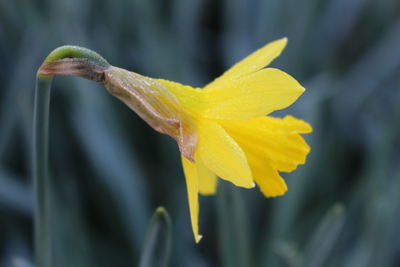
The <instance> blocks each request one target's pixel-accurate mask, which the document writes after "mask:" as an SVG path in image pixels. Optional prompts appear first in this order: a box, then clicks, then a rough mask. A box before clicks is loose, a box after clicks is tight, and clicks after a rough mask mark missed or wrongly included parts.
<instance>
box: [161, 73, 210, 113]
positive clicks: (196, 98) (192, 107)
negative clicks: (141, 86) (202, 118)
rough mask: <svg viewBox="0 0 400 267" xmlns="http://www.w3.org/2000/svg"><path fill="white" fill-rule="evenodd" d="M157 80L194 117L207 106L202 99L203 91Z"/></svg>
mask: <svg viewBox="0 0 400 267" xmlns="http://www.w3.org/2000/svg"><path fill="white" fill-rule="evenodd" d="M155 80H156V81H158V82H159V83H161V84H163V85H164V86H165V87H167V88H168V90H169V91H170V92H171V93H172V94H173V95H174V96H175V97H176V98H177V99H178V100H179V102H180V103H181V104H182V105H183V106H184V107H185V109H186V111H188V112H189V113H191V114H192V115H196V114H197V112H198V110H201V109H202V106H203V105H205V103H204V101H203V98H202V95H203V92H202V90H201V89H198V88H193V87H191V86H187V85H183V84H180V83H177V82H172V81H168V80H163V79H155Z"/></svg>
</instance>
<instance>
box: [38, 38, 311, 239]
mask: <svg viewBox="0 0 400 267" xmlns="http://www.w3.org/2000/svg"><path fill="white" fill-rule="evenodd" d="M286 43H287V39H286V38H284V39H280V40H277V41H274V42H271V43H269V44H267V45H266V46H264V47H262V48H261V49H259V50H257V51H256V52H254V53H252V54H251V55H249V56H248V57H246V58H245V59H243V60H242V61H240V62H239V63H237V64H236V65H234V66H233V67H232V68H231V69H229V70H228V71H226V72H225V73H224V74H223V75H221V76H220V77H219V78H217V79H215V80H214V81H212V82H211V83H209V84H208V85H206V86H205V87H204V88H193V87H190V86H186V85H182V84H179V83H176V82H172V81H167V80H162V79H152V78H148V77H144V76H141V75H139V74H136V73H134V72H129V71H127V70H124V69H120V68H117V67H113V66H111V65H109V64H108V63H107V62H105V63H104V62H102V61H101V62H100V64H98V63H96V64H94V63H93V61H90V59H89V60H87V59H68V58H67V59H63V60H58V61H53V62H51V61H50V60H49V61H48V62H45V64H44V65H43V66H42V67H41V74H43V75H47V74H61V75H78V76H82V77H85V78H88V79H92V80H95V81H98V82H101V83H102V84H104V85H105V86H106V88H107V89H108V91H109V92H110V93H111V94H112V95H114V96H115V97H117V98H119V99H120V100H121V101H123V102H124V103H125V104H127V105H128V106H129V107H130V108H131V109H132V110H134V111H135V112H136V113H137V114H138V115H139V116H140V117H141V118H142V119H144V120H145V121H146V122H147V123H148V124H149V125H150V126H151V127H153V128H154V129H155V130H157V131H159V132H161V133H163V134H167V135H169V136H171V137H173V138H174V139H175V140H176V141H177V143H178V146H179V149H180V152H181V154H182V156H181V160H182V165H183V170H184V173H185V177H186V186H187V191H188V200H189V208H190V217H191V222H192V230H193V234H194V238H195V241H196V242H199V241H200V239H201V235H200V234H199V230H198V216H199V198H198V195H199V193H200V194H203V195H212V194H214V193H215V192H216V188H217V180H218V179H217V177H219V178H221V179H224V180H227V181H229V182H231V183H233V184H234V185H236V186H239V187H243V188H253V187H255V185H256V184H257V185H258V186H259V188H260V190H261V192H262V193H263V194H264V195H265V196H266V197H274V196H279V195H282V194H284V193H285V192H286V191H287V186H286V183H285V181H284V180H283V179H282V177H281V176H280V174H279V172H291V171H293V170H295V169H296V168H297V166H298V165H299V164H303V163H305V160H306V156H307V154H308V152H309V151H310V147H309V146H308V145H307V143H306V142H305V141H304V139H303V138H302V137H301V136H300V134H305V133H310V132H311V131H312V128H311V126H310V125H309V124H308V123H306V122H304V121H302V120H299V119H296V118H294V117H292V116H286V117H284V118H283V119H281V118H274V117H270V116H266V115H268V114H270V113H271V112H273V111H275V110H280V109H283V108H286V107H288V106H290V105H291V104H292V103H293V102H294V101H296V99H297V98H298V97H299V96H300V95H301V94H302V93H303V92H304V88H303V87H302V86H301V85H300V84H299V83H298V82H297V81H296V80H295V79H294V78H293V77H292V76H290V75H289V74H287V73H285V72H283V71H281V70H278V69H275V68H264V67H265V66H267V65H268V64H270V63H271V62H272V61H273V60H274V59H275V58H276V57H278V56H279V55H280V53H281V52H282V50H283V49H284V47H285V46H286Z"/></svg>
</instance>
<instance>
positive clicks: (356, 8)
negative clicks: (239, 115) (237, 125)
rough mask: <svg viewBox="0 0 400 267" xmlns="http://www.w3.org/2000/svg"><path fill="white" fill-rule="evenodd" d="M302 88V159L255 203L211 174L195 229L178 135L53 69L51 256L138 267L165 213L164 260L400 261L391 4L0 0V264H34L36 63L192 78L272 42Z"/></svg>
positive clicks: (397, 31) (398, 74)
mask: <svg viewBox="0 0 400 267" xmlns="http://www.w3.org/2000/svg"><path fill="white" fill-rule="evenodd" d="M284 36H287V37H288V38H289V44H288V46H287V48H286V50H285V51H284V53H283V55H282V56H281V57H280V58H279V59H277V60H276V61H275V62H274V63H273V64H272V65H273V66H274V67H278V68H282V69H283V70H285V71H286V72H288V73H290V74H291V75H293V76H294V77H296V78H297V79H298V80H299V81H300V82H301V83H302V84H303V85H304V86H305V87H306V88H307V91H306V92H305V94H304V95H303V96H302V97H300V99H299V100H298V101H297V102H296V104H295V105H294V106H292V107H291V108H290V109H286V110H283V111H280V112H277V113H274V114H273V115H276V116H283V115H284V114H293V115H295V116H297V117H300V118H303V119H304V120H306V121H308V122H310V123H311V124H312V125H313V127H314V132H313V133H312V134H310V135H308V136H307V137H306V139H307V140H308V142H309V143H310V145H311V147H312V151H311V153H310V155H309V157H308V162H307V164H306V165H305V166H300V167H299V168H298V170H297V171H295V172H294V173H291V174H283V176H284V177H285V179H286V181H287V183H288V185H289V191H288V193H287V194H286V195H285V196H284V197H279V198H276V199H266V198H264V197H263V196H262V195H261V193H260V192H259V191H258V189H253V190H244V189H238V188H234V186H233V185H231V184H228V183H225V182H220V184H219V188H218V194H217V196H214V197H201V199H200V200H201V215H200V230H201V232H202V233H203V235H204V238H203V240H202V241H201V242H200V244H199V245H196V244H195V243H194V241H193V236H192V232H191V228H190V219H189V213H188V212H189V210H188V205H187V198H186V188H185V182H184V177H183V172H182V170H181V165H180V160H179V152H178V149H177V146H176V143H175V142H174V141H173V140H172V139H171V138H169V137H167V136H162V135H160V134H158V133H156V132H155V131H153V130H152V129H151V128H150V127H149V126H147V125H146V124H145V123H144V122H143V121H141V120H140V119H139V118H138V117H137V116H136V115H135V114H134V113H133V112H131V111H130V110H129V109H128V108H127V107H126V106H125V105H123V104H122V103H121V102H119V101H118V100H116V99H114V98H113V97H111V96H110V95H108V93H107V92H106V91H105V89H104V88H102V87H101V86H100V85H97V84H95V83H93V82H89V81H86V80H83V79H80V78H73V77H56V78H55V80H54V82H53V93H52V94H53V95H52V103H51V114H50V175H51V180H52V184H51V185H50V186H51V202H50V203H49V207H50V209H51V221H52V229H51V236H52V240H53V246H54V251H55V254H54V258H55V260H56V262H57V264H56V266H57V267H58V266H62V267H64V266H65V267H69V266H82V267H83V266H85V267H86V266H88V267H91V266H96V267H103V266H104V267H106V266H118V267H119V266H121V267H125V266H137V264H138V261H139V258H140V253H141V248H142V246H143V244H144V238H145V234H146V230H147V228H148V223H149V221H150V217H151V214H152V213H153V211H154V210H155V209H156V207H157V206H159V205H163V206H165V207H166V209H167V210H168V211H169V213H170V214H171V218H172V222H173V243H172V245H173V247H172V255H171V263H170V266H177V267H180V266H182V267H188V266H190V267H192V266H193V267H203V266H204V267H206V266H223V267H247V266H257V267H259V266H266V267H283V266H291V267H300V266H307V267H309V266H313V267H318V266H328V267H330V266H332V267H333V266H344V267H367V266H368V267H377V266H379V267H386V266H400V229H399V225H400V2H399V1H398V0H380V1H374V0H325V1H323V0H319V1H318V0H303V1H298V0H251V1H249V0H247V1H246V0H220V1H214V0H169V1H161V0H159V1H157V0H115V1H106V0H91V1H90V0H35V1H32V0H14V1H10V0H0V266H7V267H8V266H19V267H23V266H31V264H32V258H33V255H32V249H33V248H32V216H33V204H32V203H33V198H32V196H33V192H32V179H31V177H30V170H31V146H32V138H31V136H32V116H33V115H32V110H33V93H34V83H35V74H36V70H37V69H38V67H39V65H40V64H41V62H42V61H43V59H44V58H45V56H46V55H47V54H48V53H49V52H50V51H51V50H53V49H54V48H56V47H57V46H60V45H64V44H74V45H80V46H84V47H88V48H90V49H93V50H95V51H97V52H99V53H100V54H101V55H102V56H104V57H105V58H106V59H107V60H108V61H109V62H110V63H111V64H113V65H116V66H119V67H123V68H126V69H129V70H132V71H135V72H138V73H140V74H143V75H147V76H151V77H162V78H166V79H170V80H175V81H179V82H182V83H186V84H190V85H193V86H202V85H204V84H206V83H207V82H209V81H210V80H212V79H213V78H215V77H216V76H218V75H220V74H221V73H222V72H223V71H224V70H225V69H227V68H228V67H229V66H231V65H232V64H233V63H234V62H236V61H238V60H239V59H241V58H243V57H244V56H246V55H247V54H249V53H250V52H252V51H254V50H255V49H257V48H259V47H261V46H262V45H264V44H266V43H267V42H270V41H272V40H275V39H278V38H281V37H284Z"/></svg>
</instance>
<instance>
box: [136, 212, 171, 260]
mask: <svg viewBox="0 0 400 267" xmlns="http://www.w3.org/2000/svg"><path fill="white" fill-rule="evenodd" d="M171 227H172V226H171V219H170V217H169V214H168V212H167V211H166V210H165V209H164V208H162V207H159V208H157V210H156V211H155V213H154V214H153V217H152V218H151V221H150V226H149V230H148V232H147V236H146V242H145V245H144V248H143V252H142V256H141V259H140V264H139V267H166V266H168V262H169V257H170V252H171V239H172V236H171Z"/></svg>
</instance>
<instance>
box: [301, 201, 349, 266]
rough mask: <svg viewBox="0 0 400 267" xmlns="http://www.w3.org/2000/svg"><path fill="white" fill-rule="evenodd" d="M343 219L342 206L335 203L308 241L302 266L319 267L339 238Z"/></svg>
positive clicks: (322, 264)
mask: <svg viewBox="0 0 400 267" xmlns="http://www.w3.org/2000/svg"><path fill="white" fill-rule="evenodd" d="M344 220H345V213H344V207H343V206H342V205H340V204H336V205H335V206H333V207H332V208H331V210H330V211H328V213H327V214H326V215H325V217H324V218H323V219H322V221H321V222H320V224H319V226H318V227H317V230H316V231H315V233H314V235H313V236H312V238H311V240H310V241H309V242H308V245H307V247H306V250H305V253H304V258H303V264H302V266H304V267H321V266H324V263H325V261H326V259H327V258H328V256H330V253H331V252H332V250H333V247H334V245H335V243H336V241H337V240H338V238H339V235H340V232H341V230H342V228H343V225H344Z"/></svg>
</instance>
